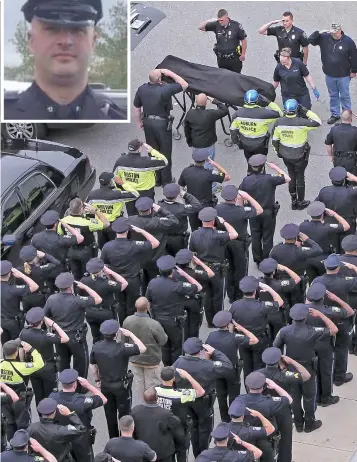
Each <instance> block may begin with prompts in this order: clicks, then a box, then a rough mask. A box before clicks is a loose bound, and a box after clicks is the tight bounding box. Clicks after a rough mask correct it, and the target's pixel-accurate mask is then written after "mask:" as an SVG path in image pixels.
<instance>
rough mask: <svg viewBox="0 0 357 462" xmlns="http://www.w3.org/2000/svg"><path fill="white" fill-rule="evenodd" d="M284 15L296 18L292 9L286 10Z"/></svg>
mask: <svg viewBox="0 0 357 462" xmlns="http://www.w3.org/2000/svg"><path fill="white" fill-rule="evenodd" d="M283 16H285V17H286V16H290V18H291V19H294V16H293V14H292V12H291V11H284V13H283Z"/></svg>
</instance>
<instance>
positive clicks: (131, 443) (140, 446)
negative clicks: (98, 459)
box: [104, 436, 156, 462]
mask: <svg viewBox="0 0 357 462" xmlns="http://www.w3.org/2000/svg"><path fill="white" fill-rule="evenodd" d="M104 452H105V453H107V454H110V455H111V456H112V457H114V458H115V459H118V460H120V461H121V462H144V461H153V460H154V459H155V457H156V453H155V451H153V450H152V449H151V448H150V447H149V445H147V444H146V443H144V441H140V440H134V438H132V437H129V436H121V437H119V438H111V439H110V440H109V441H108V443H107V444H106V445H105V448H104Z"/></svg>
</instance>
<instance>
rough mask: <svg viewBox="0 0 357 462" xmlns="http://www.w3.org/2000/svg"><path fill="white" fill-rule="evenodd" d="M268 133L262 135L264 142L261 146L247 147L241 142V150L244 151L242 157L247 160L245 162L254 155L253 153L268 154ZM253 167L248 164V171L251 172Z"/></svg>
mask: <svg viewBox="0 0 357 462" xmlns="http://www.w3.org/2000/svg"><path fill="white" fill-rule="evenodd" d="M269 138H270V137H269V135H268V136H267V137H264V143H262V145H261V146H259V147H257V148H254V149H252V148H249V147H248V146H244V144H243V152H244V157H245V159H246V161H247V164H248V162H249V159H250V158H251V157H252V156H254V155H255V154H263V155H264V156H267V155H268V150H269ZM252 171H253V168H252V167H251V166H250V165H249V164H248V171H247V172H248V173H250V172H252Z"/></svg>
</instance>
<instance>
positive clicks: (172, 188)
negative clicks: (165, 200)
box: [162, 183, 180, 198]
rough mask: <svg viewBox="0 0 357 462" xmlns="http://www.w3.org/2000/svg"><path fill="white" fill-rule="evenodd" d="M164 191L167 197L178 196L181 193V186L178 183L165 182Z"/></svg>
mask: <svg viewBox="0 0 357 462" xmlns="http://www.w3.org/2000/svg"><path fill="white" fill-rule="evenodd" d="M162 192H163V194H164V196H165V197H169V198H173V197H177V196H178V195H179V194H180V186H179V185H178V184H176V183H169V184H165V186H164V187H163V190H162Z"/></svg>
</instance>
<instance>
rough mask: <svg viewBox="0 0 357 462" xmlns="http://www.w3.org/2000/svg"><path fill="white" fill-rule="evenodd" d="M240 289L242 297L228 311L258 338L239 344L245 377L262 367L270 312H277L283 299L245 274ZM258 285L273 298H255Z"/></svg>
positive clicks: (237, 321) (266, 344)
mask: <svg viewBox="0 0 357 462" xmlns="http://www.w3.org/2000/svg"><path fill="white" fill-rule="evenodd" d="M239 286H240V290H241V291H242V292H243V298H242V299H241V300H237V301H235V302H234V303H232V305H231V308H230V312H231V314H232V318H233V320H234V321H235V322H236V323H238V324H240V325H242V326H243V327H245V328H246V329H247V330H249V331H250V332H252V333H253V334H254V335H255V336H256V337H257V338H258V340H259V342H258V343H251V344H248V345H241V347H240V350H239V351H240V357H241V359H242V360H243V371H244V377H247V375H248V374H250V373H251V372H252V371H254V370H255V369H258V368H260V367H263V363H262V353H263V351H264V350H265V348H266V347H267V346H268V344H269V336H268V332H267V324H268V319H267V316H268V314H270V313H274V312H277V311H278V310H279V308H281V307H282V306H283V304H284V300H283V299H282V298H281V297H280V295H279V294H278V293H277V292H275V291H274V290H273V289H272V288H271V287H269V286H268V285H266V284H263V283H261V282H258V279H257V278H255V277H254V276H245V277H244V278H243V279H242V280H241V281H240V284H239ZM258 287H260V288H261V290H264V291H267V292H268V293H269V294H270V295H271V296H272V298H273V301H271V302H262V301H260V300H257V299H256V293H257V290H258Z"/></svg>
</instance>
